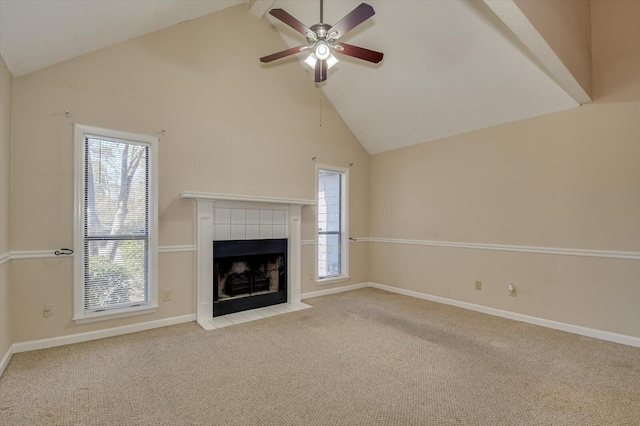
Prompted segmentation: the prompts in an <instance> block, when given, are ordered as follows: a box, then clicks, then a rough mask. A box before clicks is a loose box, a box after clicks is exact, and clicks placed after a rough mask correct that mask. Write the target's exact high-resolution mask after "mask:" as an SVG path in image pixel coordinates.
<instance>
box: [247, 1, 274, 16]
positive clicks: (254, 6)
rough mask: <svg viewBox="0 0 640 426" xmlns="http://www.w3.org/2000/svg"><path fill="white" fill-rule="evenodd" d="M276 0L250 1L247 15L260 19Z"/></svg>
mask: <svg viewBox="0 0 640 426" xmlns="http://www.w3.org/2000/svg"><path fill="white" fill-rule="evenodd" d="M275 2H276V0H250V1H249V13H250V14H252V15H254V16H257V17H258V18H262V17H263V16H264V14H265V13H267V12H268V11H269V9H271V6H273V4H274V3H275Z"/></svg>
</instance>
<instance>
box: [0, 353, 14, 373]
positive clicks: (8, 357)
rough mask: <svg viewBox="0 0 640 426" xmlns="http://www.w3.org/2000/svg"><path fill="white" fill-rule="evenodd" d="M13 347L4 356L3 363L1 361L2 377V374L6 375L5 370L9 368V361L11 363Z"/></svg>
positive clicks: (0, 370) (0, 371)
mask: <svg viewBox="0 0 640 426" xmlns="http://www.w3.org/2000/svg"><path fill="white" fill-rule="evenodd" d="M13 346H14V345H11V346H9V349H7V353H5V354H4V356H3V357H2V361H0V377H1V376H2V373H4V369H5V368H7V365H9V361H11V356H12V355H13Z"/></svg>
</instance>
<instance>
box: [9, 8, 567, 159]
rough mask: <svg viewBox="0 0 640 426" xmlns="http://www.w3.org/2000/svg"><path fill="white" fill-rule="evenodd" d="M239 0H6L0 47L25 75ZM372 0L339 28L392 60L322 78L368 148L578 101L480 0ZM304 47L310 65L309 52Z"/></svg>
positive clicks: (351, 63)
mask: <svg viewBox="0 0 640 426" xmlns="http://www.w3.org/2000/svg"><path fill="white" fill-rule="evenodd" d="M262 1H263V2H264V0H262ZM240 3H246V0H220V1H199V0H196V1H190V0H163V1H156V0H128V1H92V0H85V1H75V0H74V1H71V0H48V1H33V0H0V53H1V54H2V56H3V58H4V60H5V62H6V63H7V66H8V67H9V69H10V70H11V71H12V73H13V74H14V76H20V75H23V74H26V73H29V72H32V71H35V70H37V69H40V68H44V67H46V66H49V65H52V64H54V63H57V62H60V61H63V60H66V59H70V58H72V57H75V56H79V55H81V54H84V53H88V52H90V51H93V50H97V49H99V48H102V47H106V46H108V45H111V44H114V43H117V42H120V41H123V40H126V39H129V38H132V37H135V36H138V35H142V34H145V33H148V32H152V31H156V30H158V29H161V28H164V27H168V26H171V25H174V24H177V23H179V22H181V21H184V20H187V19H193V18H196V17H198V16H202V15H205V14H208V13H212V12H215V11H217V10H221V9H223V8H225V7H229V6H233V5H236V4H240ZM324 3H325V10H324V21H325V22H326V23H329V24H334V23H336V22H337V21H339V20H340V19H341V18H342V17H343V16H345V15H346V14H347V13H349V12H350V11H351V10H353V9H354V8H355V7H356V6H357V5H358V4H359V3H360V1H358V0H339V1H338V0H335V1H332V0H327V1H325V2H324ZM367 3H369V4H371V5H372V6H373V8H374V9H375V11H376V15H375V16H374V17H373V18H372V19H370V20H368V21H367V22H365V23H364V24H362V25H361V26H359V27H358V28H356V29H354V30H352V31H351V32H349V33H348V34H347V35H345V37H343V38H342V39H341V40H342V41H344V42H347V43H350V44H355V45H358V46H362V47H366V48H369V49H373V50H377V51H381V52H383V53H384V54H385V57H384V60H383V61H382V62H381V63H380V64H377V65H372V64H369V63H366V62H363V61H359V60H356V59H353V58H349V57H345V56H340V57H339V59H340V63H339V64H338V65H336V66H335V67H334V68H332V69H331V70H330V71H329V78H328V80H327V81H326V82H324V83H322V84H320V85H319V87H320V89H321V90H322V91H323V92H324V93H325V95H326V96H327V97H328V98H329V100H330V101H331V102H332V104H333V105H334V107H335V108H336V110H337V111H338V112H339V113H340V115H341V116H342V118H343V119H344V120H345V122H346V123H347V125H348V126H349V127H350V128H351V130H352V131H353V133H354V134H355V136H356V137H357V138H358V139H359V140H360V142H361V143H362V145H363V146H364V147H365V149H366V150H367V151H368V152H369V153H370V154H375V153H380V152H384V151H388V150H391V149H396V148H400V147H404V146H409V145H413V144H418V143H422V142H427V141H430V140H435V139H439V138H442V137H446V136H451V135H455V134H459V133H464V132H469V131H472V130H476V129H481V128H485V127H489V126H494V125H498V124H502V123H507V122H511V121H515V120H520V119H524V118H528V117H533V116H537V115H541V114H547V113H551V112H556V111H560V110H564V109H568V108H572V107H576V106H578V103H577V102H576V101H574V100H573V98H571V97H570V96H569V95H568V94H567V93H566V92H565V91H563V90H562V89H561V88H560V87H559V86H558V85H557V84H556V83H555V82H554V81H553V79H552V78H551V77H549V75H548V74H547V73H546V72H545V71H544V69H543V67H542V66H541V65H540V64H539V63H538V62H537V60H536V59H535V58H534V57H533V56H532V55H531V54H530V53H529V51H528V50H527V49H526V48H525V47H524V46H523V45H522V44H521V43H520V42H519V41H518V40H517V39H516V38H515V37H514V36H513V34H512V33H511V32H510V31H509V29H508V28H506V26H505V25H504V24H503V23H502V21H500V20H499V19H498V18H497V17H496V16H495V15H494V13H493V12H492V11H491V10H490V9H489V8H488V7H487V6H486V5H485V3H484V2H482V1H479V0H429V1H426V0H421V1H417V0H409V1H403V0H394V1H390V0H368V1H367ZM272 7H273V8H282V9H285V10H286V11H287V12H289V13H290V14H292V15H293V16H295V17H296V18H297V19H298V20H300V21H302V22H303V23H305V24H307V25H308V26H311V25H313V24H315V23H317V22H318V21H319V1H317V0H309V1H307V0H277V1H275V3H274V4H273V6H272ZM262 19H269V20H270V21H271V22H272V23H273V25H274V26H275V27H276V28H277V30H278V31H279V32H280V34H281V35H282V37H283V38H284V40H285V41H286V42H287V44H289V45H290V46H298V45H300V44H304V43H305V42H306V41H305V40H304V38H303V37H302V36H301V35H299V34H298V33H296V32H295V31H293V30H291V29H290V28H289V27H287V26H286V25H284V24H282V23H281V22H280V21H278V20H276V19H274V18H273V17H271V16H270V15H266V17H264V18H262ZM277 50H281V46H274V51H273V52H264V55H267V54H270V53H274V52H275V51H277ZM298 59H299V60H300V68H301V69H303V68H305V66H304V65H303V63H302V62H301V61H302V59H304V56H303V54H300V55H299V58H298ZM256 61H258V58H256ZM284 61H296V59H295V58H291V59H285V60H284ZM263 66H265V67H278V66H280V64H279V63H278V62H277V61H276V62H274V63H271V64H268V65H263ZM305 69H306V68H305ZM309 71H310V70H309ZM309 84H315V83H314V82H313V76H312V75H311V73H309Z"/></svg>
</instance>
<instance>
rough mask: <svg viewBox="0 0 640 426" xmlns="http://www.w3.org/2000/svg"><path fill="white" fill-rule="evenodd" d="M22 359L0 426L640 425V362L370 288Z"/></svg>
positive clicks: (2, 397)
mask: <svg viewBox="0 0 640 426" xmlns="http://www.w3.org/2000/svg"><path fill="white" fill-rule="evenodd" d="M305 302H306V303H308V304H310V305H312V306H314V307H313V308H312V309H306V310H303V311H298V312H294V313H291V314H286V315H279V316H276V317H271V318H266V319H264V320H260V321H253V322H250V323H245V324H240V325H236V326H232V327H227V328H223V329H219V330H213V331H204V330H202V329H201V328H200V327H199V326H198V325H197V324H195V323H189V324H183V325H178V326H173V327H166V328H162V329H156V330H151V331H145V332H141V333H135V334H130V335H126V336H119V337H114V338H109V339H103V340H98V341H93V342H87V343H81V344H76V345H70V346H63V347H58V348H52V349H46V350H41V351H34V352H27V353H20V354H16V355H14V356H13V358H12V360H11V362H10V364H9V366H8V367H7V369H6V371H5V373H4V375H3V377H2V378H1V379H0V424H2V425H7V426H9V425H16V426H17V425H483V426H484V425H536V426H538V425H563V426H565V425H580V426H586V425H598V426H603V425H616V426H622V425H640V349H639V348H633V347H628V346H623V345H618V344H615V343H609V342H604V341H599V340H595V339H589V338H584V337H579V336H575V335H572V334H567V333H563V332H559V331H554V330H549V329H545V328H541V327H537V326H533V325H529V324H524V323H519V322H515V321H510V320H505V319H502V318H497V317H492V316H488V315H483V314H480V313H476V312H471V311H465V310H463V309H459V308H455V307H451V306H446V305H440V304H436V303H431V302H427V301H423V300H418V299H413V298H409V297H405V296H400V295H396V294H391V293H387V292H384V291H380V290H375V289H363V290H357V291H352V292H348V293H341V294H336V295H332V296H325V297H321V298H316V299H308V300H305Z"/></svg>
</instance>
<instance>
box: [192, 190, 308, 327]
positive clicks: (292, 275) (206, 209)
mask: <svg viewBox="0 0 640 426" xmlns="http://www.w3.org/2000/svg"><path fill="white" fill-rule="evenodd" d="M180 198H183V199H192V200H194V201H195V202H196V224H195V225H196V226H195V232H196V321H198V324H200V325H201V326H202V327H203V328H205V326H207V328H208V326H209V324H210V321H211V320H212V318H213V241H214V220H213V219H214V210H213V209H214V204H216V203H218V204H216V205H217V206H221V205H224V206H225V207H227V206H228V207H237V208H247V209H253V208H256V207H257V208H262V209H273V208H274V206H275V208H277V209H280V210H286V211H288V222H289V223H288V233H287V235H288V237H287V240H288V241H287V247H288V254H287V256H288V260H287V264H288V271H287V276H288V280H289V282H288V283H287V302H288V303H300V300H301V296H300V293H301V284H300V283H301V281H302V280H301V278H302V277H301V268H302V265H301V262H302V257H301V246H302V238H301V228H300V222H301V215H302V206H305V205H315V204H316V201H315V200H300V199H287V198H270V197H260V196H253V195H249V196H243V195H231V194H207V193H201V192H181V193H180Z"/></svg>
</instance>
